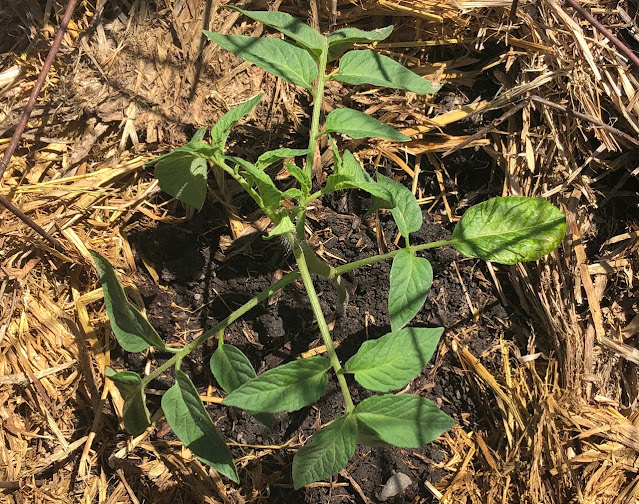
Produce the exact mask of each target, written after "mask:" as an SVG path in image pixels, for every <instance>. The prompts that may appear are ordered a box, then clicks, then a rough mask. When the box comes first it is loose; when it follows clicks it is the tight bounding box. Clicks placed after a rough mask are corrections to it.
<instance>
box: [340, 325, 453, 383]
mask: <svg viewBox="0 0 639 504" xmlns="http://www.w3.org/2000/svg"><path fill="white" fill-rule="evenodd" d="M443 332H444V329H443V328H442V327H435V328H430V327H407V328H405V329H401V330H399V331H395V332H391V333H388V334H386V335H384V336H382V337H381V338H378V339H376V340H369V341H365V342H364V343H362V346H360V348H359V350H358V351H357V353H356V354H355V355H353V357H351V358H350V359H348V361H346V364H345V365H344V370H345V371H346V372H347V373H354V374H355V380H356V381H357V383H359V384H360V385H361V386H362V387H366V388H367V389H369V390H374V391H376V392H388V391H390V390H399V389H401V388H403V387H405V386H406V385H407V384H408V383H410V381H411V380H412V379H414V378H415V377H416V376H417V375H418V374H419V373H420V372H421V370H422V369H423V368H424V367H425V366H426V364H427V363H428V361H429V360H430V358H431V357H432V356H433V353H434V352H435V349H436V348H437V343H438V342H439V338H440V337H441V335H442V333H443Z"/></svg>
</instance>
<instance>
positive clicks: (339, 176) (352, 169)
mask: <svg viewBox="0 0 639 504" xmlns="http://www.w3.org/2000/svg"><path fill="white" fill-rule="evenodd" d="M338 159H339V158H338ZM333 167H334V170H335V173H333V174H331V175H330V176H329V177H328V179H327V180H326V184H325V186H324V189H323V190H322V193H323V194H328V193H330V192H332V191H338V190H341V189H361V190H362V191H366V192H367V193H369V194H371V195H373V196H374V197H376V198H379V199H380V200H382V201H383V202H384V204H385V205H388V206H389V207H392V206H393V205H394V200H393V196H392V195H391V194H390V192H388V191H387V190H386V189H385V188H384V187H382V186H381V185H380V184H378V183H377V182H375V181H374V180H373V179H372V177H371V176H370V175H369V174H368V173H366V170H364V168H363V167H362V165H361V164H360V162H359V161H358V160H357V158H355V156H353V154H352V153H351V152H350V151H348V150H346V151H344V155H343V157H342V158H341V159H339V162H337V163H335V164H334V165H333Z"/></svg>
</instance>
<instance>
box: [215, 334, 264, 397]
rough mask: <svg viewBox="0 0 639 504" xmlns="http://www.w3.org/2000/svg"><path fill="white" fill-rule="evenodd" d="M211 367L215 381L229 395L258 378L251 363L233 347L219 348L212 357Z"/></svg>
mask: <svg viewBox="0 0 639 504" xmlns="http://www.w3.org/2000/svg"><path fill="white" fill-rule="evenodd" d="M210 365H211V372H212V373H213V376H214V377H215V380H216V381H217V382H218V383H219V384H220V387H222V388H223V389H224V392H226V393H227V394H230V393H231V392H233V391H234V390H235V389H237V388H239V387H240V386H241V385H243V384H244V383H246V382H247V381H249V380H250V379H251V378H255V376H256V374H255V370H254V369H253V365H252V364H251V361H249V360H248V357H247V356H246V355H244V353H242V351H241V350H240V349H239V348H237V347H234V346H233V345H228V344H223V345H220V346H218V347H217V350H215V352H214V353H213V355H212V356H211V361H210Z"/></svg>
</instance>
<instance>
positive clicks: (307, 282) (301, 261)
mask: <svg viewBox="0 0 639 504" xmlns="http://www.w3.org/2000/svg"><path fill="white" fill-rule="evenodd" d="M293 253H294V254H295V259H296V261H297V267H298V269H299V272H300V275H301V277H302V282H304V287H305V288H306V293H307V294H308V299H309V301H310V303H311V308H312V309H313V315H315V320H317V325H318V326H319V330H320V334H321V335H322V340H324V346H325V347H326V352H327V353H328V358H329V360H330V361H331V366H333V369H334V370H335V375H336V376H337V381H338V382H339V386H340V388H341V389H342V394H343V396H344V401H345V402H346V413H347V414H348V413H350V412H351V411H353V410H354V409H355V405H354V404H353V399H352V398H351V393H350V391H349V390H348V385H347V383H346V378H344V369H343V368H342V365H341V364H340V362H339V359H338V357H337V354H336V353H335V346H334V345H333V340H332V339H331V332H330V330H329V328H328V324H327V323H326V318H325V317H324V312H322V307H321V306H320V302H319V298H318V297H317V292H316V291H315V286H314V285H313V279H312V278H311V273H310V271H309V269H308V265H307V264H306V256H305V255H304V250H303V249H302V247H300V246H299V244H296V245H295V247H294V249H293Z"/></svg>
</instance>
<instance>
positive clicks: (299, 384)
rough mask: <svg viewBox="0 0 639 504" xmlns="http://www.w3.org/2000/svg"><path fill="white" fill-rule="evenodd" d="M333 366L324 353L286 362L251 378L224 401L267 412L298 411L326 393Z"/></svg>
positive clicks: (232, 404)
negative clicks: (327, 372)
mask: <svg viewBox="0 0 639 504" xmlns="http://www.w3.org/2000/svg"><path fill="white" fill-rule="evenodd" d="M330 367H331V363H330V361H329V360H328V359H327V358H326V357H321V356H316V357H310V358H308V359H301V360H296V361H293V362H289V363H287V364H282V365H281V366H278V367H276V368H273V369H269V370H268V371H266V372H265V373H262V374H261V375H259V376H257V377H255V378H253V379H252V380H249V381H248V382H246V383H245V384H244V385H242V386H241V387H240V388H238V389H236V390H234V391H233V392H231V393H230V394H229V395H228V396H226V398H225V399H224V401H223V403H224V404H226V405H227V406H236V407H238V408H242V409H244V410H247V411H260V412H263V413H278V412H280V411H296V410H298V409H301V408H303V407H304V406H308V405H309V404H312V403H314V402H315V401H317V400H318V399H319V398H320V397H322V394H324V389H325V388H326V385H327V384H328V375H327V374H326V371H328V369H329V368H330Z"/></svg>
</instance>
